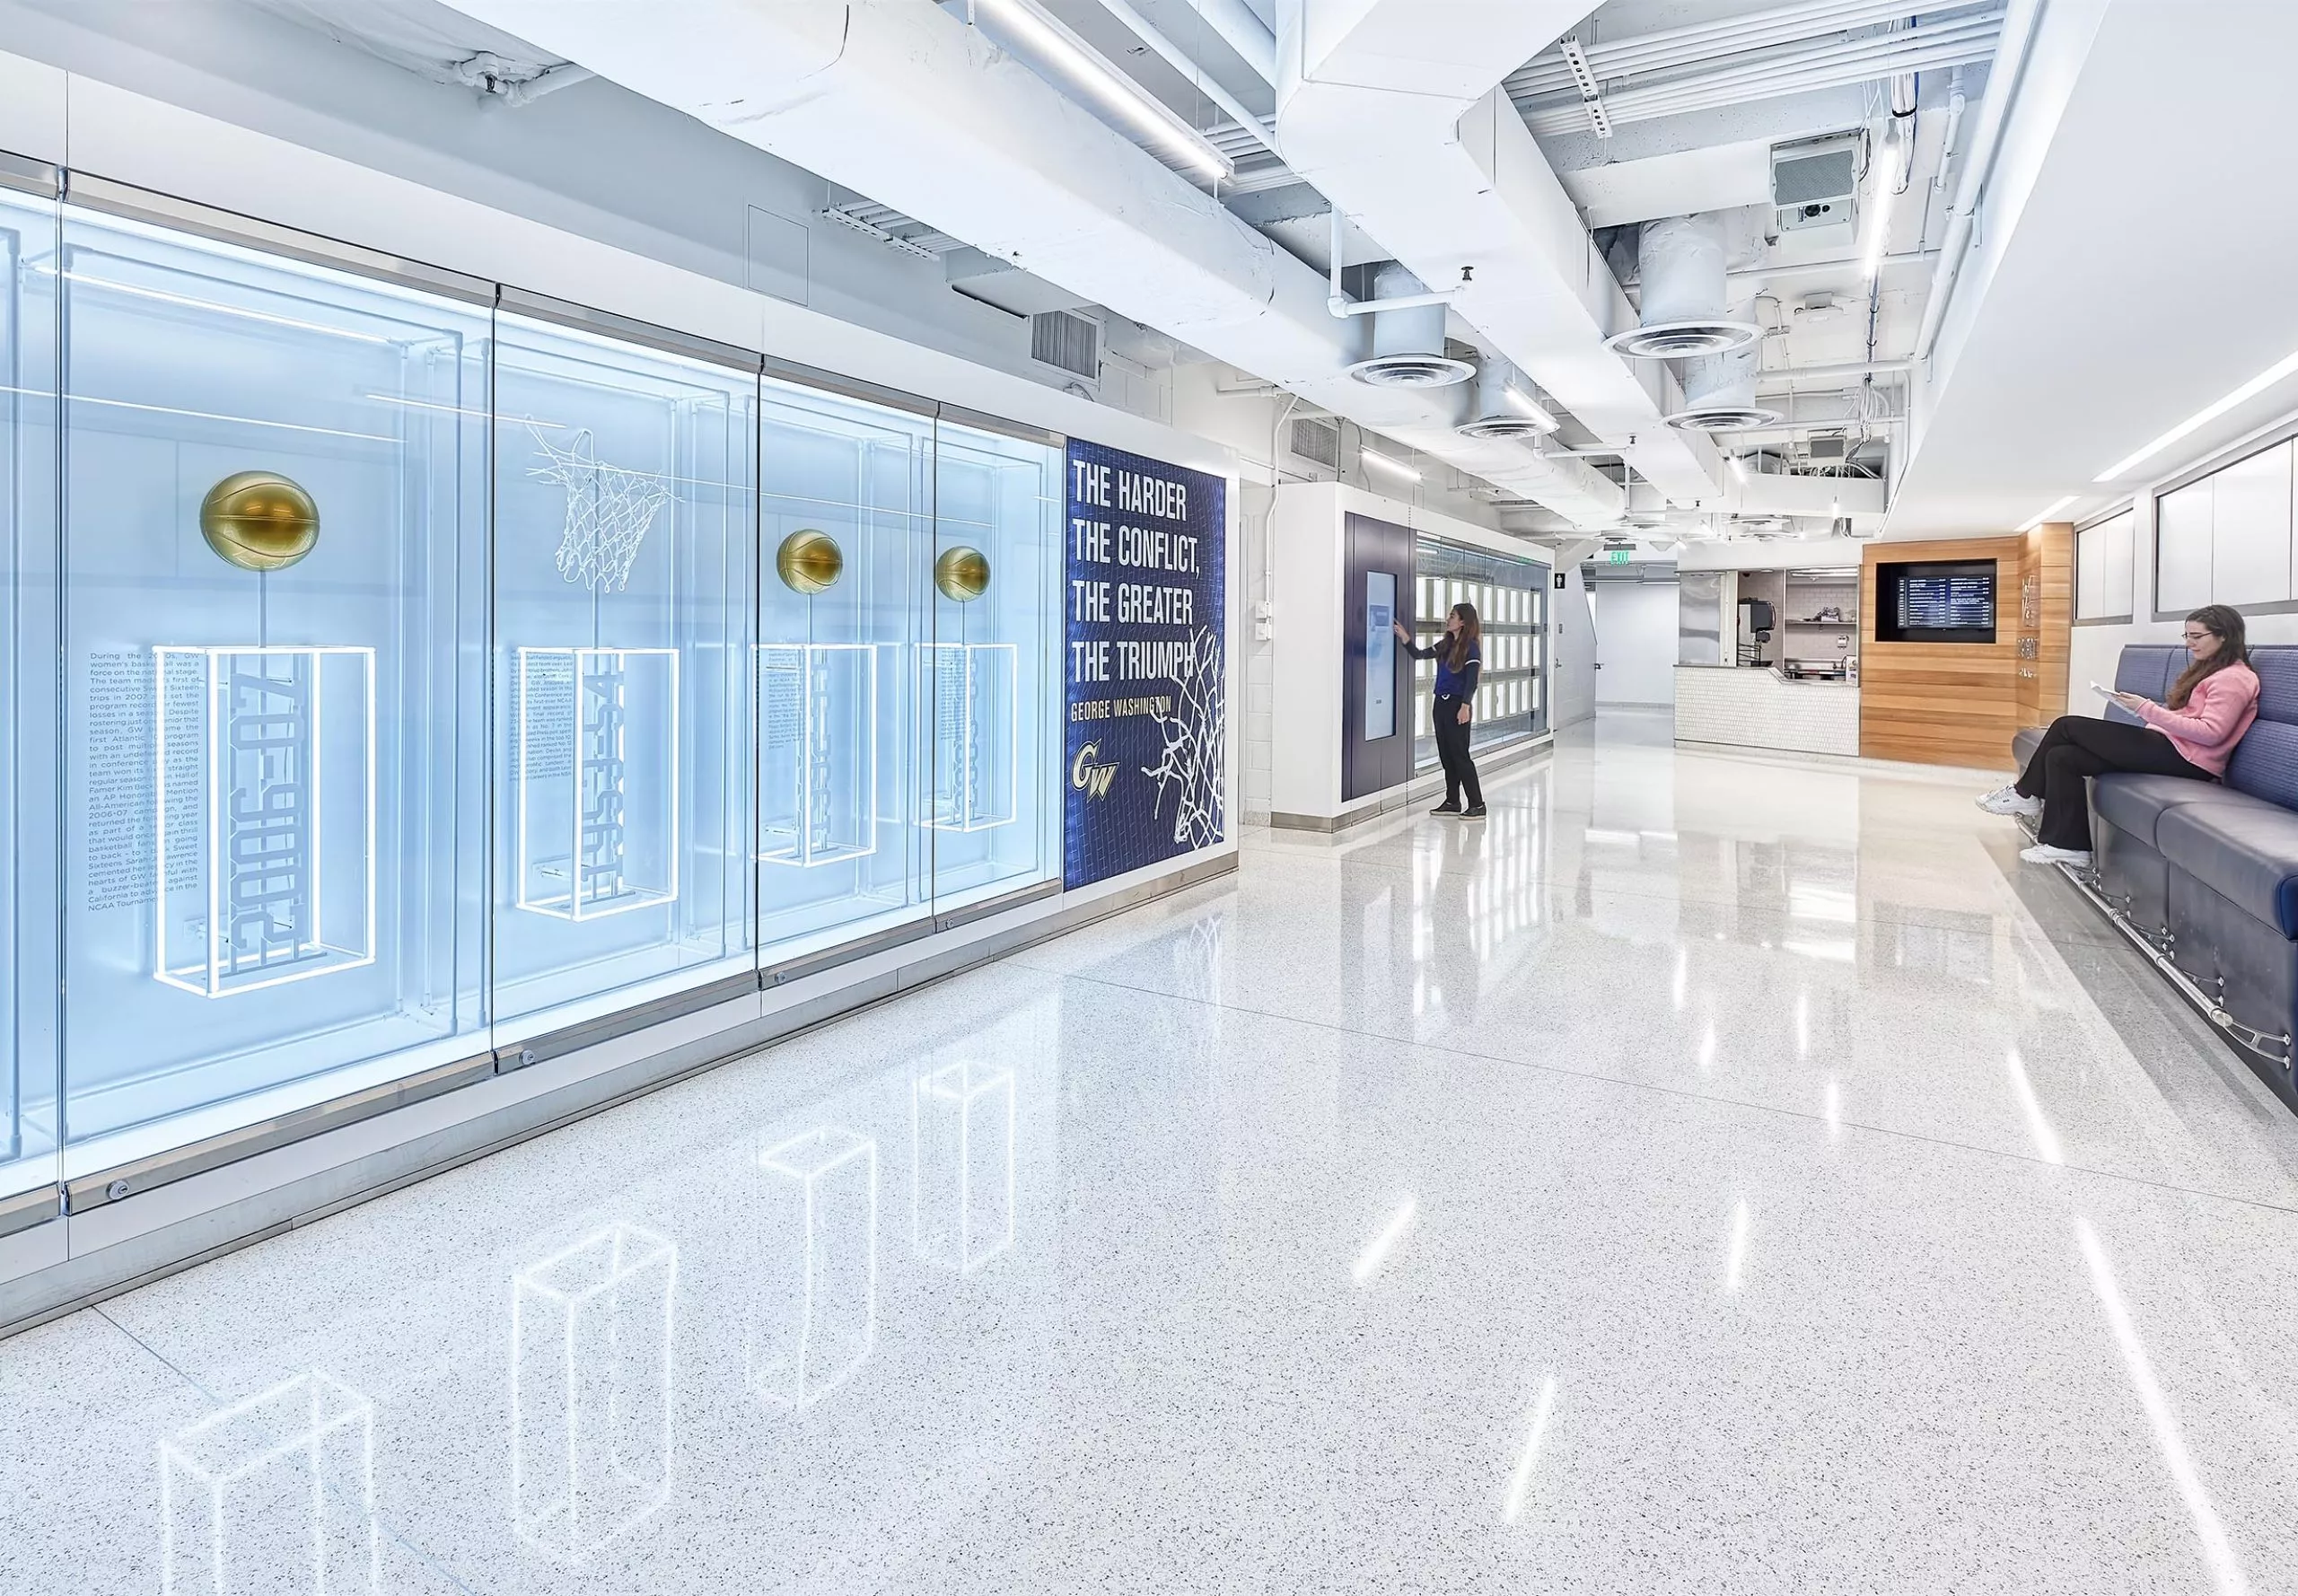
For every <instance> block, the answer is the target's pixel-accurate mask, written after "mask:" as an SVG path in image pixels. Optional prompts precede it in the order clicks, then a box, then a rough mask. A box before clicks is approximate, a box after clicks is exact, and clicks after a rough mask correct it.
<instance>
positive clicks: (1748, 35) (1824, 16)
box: [1508, 0, 1908, 99]
mask: <svg viewBox="0 0 2298 1596" xmlns="http://www.w3.org/2000/svg"><path fill="white" fill-rule="evenodd" d="M1907 14H1908V0H1823V3H1821V4H1811V0H1805V3H1804V4H1795V5H1783V6H1779V7H1776V8H1775V9H1773V10H1770V11H1751V12H1743V13H1739V14H1737V15H1734V16H1727V17H1722V18H1719V19H1717V20H1716V21H1714V22H1694V23H1690V24H1688V25H1687V26H1685V27H1681V28H1668V29H1663V30H1662V31H1657V32H1653V33H1636V34H1630V35H1629V36H1628V37H1627V38H1625V39H1607V40H1603V41H1601V42H1599V43H1596V44H1592V45H1588V46H1586V47H1585V48H1584V51H1583V54H1584V55H1585V57H1586V58H1587V62H1588V66H1589V68H1590V70H1591V71H1592V72H1593V73H1595V75H1597V76H1598V77H1601V78H1606V79H1609V78H1615V77H1626V76H1628V75H1645V74H1650V73H1656V72H1668V71H1673V70H1676V69H1678V68H1680V67H1685V66H1697V65H1699V64H1700V63H1702V62H1706V61H1712V60H1715V59H1716V58H1717V57H1724V56H1735V55H1740V54H1742V53H1744V52H1746V51H1750V50H1757V49H1765V48H1769V47H1771V46H1773V45H1779V44H1794V43H1798V42H1800V41H1802V40H1803V39H1824V38H1827V37H1829V36H1830V35H1832V34H1837V33H1841V32H1844V31H1847V30H1850V29H1853V28H1865V27H1872V26H1873V25H1874V24H1875V23H1877V22H1890V21H1893V20H1896V19H1899V18H1903V17H1905V16H1906V15H1907ZM1573 87H1574V79H1573V74H1572V69H1571V67H1570V66H1567V65H1566V63H1565V62H1564V61H1563V60H1562V59H1561V58H1560V57H1548V55H1546V54H1545V53H1543V54H1542V56H1541V57H1540V58H1539V59H1537V60H1535V61H1534V62H1532V63H1531V65H1530V66H1526V67H1524V68H1523V69H1522V71H1520V72H1517V73H1515V74H1513V75H1511V76H1510V77H1509V79H1508V92H1510V93H1512V94H1513V95H1515V96H1516V97H1517V98H1519V99H1523V98H1526V97H1528V96H1531V95H1534V94H1560V93H1563V92H1566V91H1567V90H1570V89H1572V88H1573Z"/></svg>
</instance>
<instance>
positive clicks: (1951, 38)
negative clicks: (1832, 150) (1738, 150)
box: [1523, 14, 2003, 137]
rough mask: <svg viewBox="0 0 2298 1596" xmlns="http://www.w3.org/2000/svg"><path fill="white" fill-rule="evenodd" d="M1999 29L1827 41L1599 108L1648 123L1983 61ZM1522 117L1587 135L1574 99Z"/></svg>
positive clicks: (1537, 128)
mask: <svg viewBox="0 0 2298 1596" xmlns="http://www.w3.org/2000/svg"><path fill="white" fill-rule="evenodd" d="M2002 29H2003V23H2002V21H2001V19H1999V18H1997V17H1995V16H1994V15H1992V14H1988V15H1985V16H1979V17H1974V18H1969V19H1959V20H1956V21H1952V22H1925V23H1922V24H1920V25H1918V26H1917V27H1916V28H1914V29H1911V30H1909V31H1907V32H1905V33H1894V34H1884V35H1879V36H1876V37H1872V38H1865V39H1844V40H1830V41H1829V42H1828V43H1825V44H1821V45H1817V46H1813V47H1812V48H1808V49H1803V50H1799V51H1796V52H1795V53H1794V54H1793V55H1789V56H1781V57H1769V58H1767V59H1764V60H1761V61H1755V62H1748V63H1743V64H1741V65H1739V66H1723V67H1718V68H1716V69H1715V70H1714V71H1712V72H1705V73H1701V74H1699V75H1697V76H1693V77H1687V78H1683V79H1680V80H1678V81H1676V82H1672V83H1655V84H1653V85H1652V86H1651V87H1649V88H1642V89H1623V90H1620V91H1618V92H1614V93H1609V94H1607V95H1605V96H1604V110H1605V114H1606V115H1607V116H1608V117H1609V118H1610V120H1611V121H1612V122H1613V123H1614V124H1615V125H1618V124H1625V123H1628V122H1648V121H1652V120H1654V119H1656V118H1661V117H1671V116H1678V115H1680V114H1682V113H1684V112H1687V111H1694V110H1713V109H1715V108H1716V107H1719V106H1725V105H1742V104H1745V103H1747V102H1749V101H1755V100H1773V99H1779V98H1782V97H1784V96H1785V95H1789V94H1800V93H1803V92H1807V91H1809V90H1813V89H1832V88H1841V87H1843V86H1844V85H1846V84H1847V83H1872V82H1873V81H1874V80H1875V79H1877V78H1882V77H1893V76H1897V75H1900V74H1902V73H1910V72H1920V71H1927V70H1930V69H1932V68H1934V67H1940V66H1958V65H1961V64H1964V63H1967V62H1974V61H1984V60H1987V58H1988V57H1991V56H1993V55H1994V54H1995V48H1996V44H1997V40H1998V39H1999V38H2000V37H2001V35H2002ZM1523 115H1524V119H1525V121H1526V122H1527V123H1528V124H1529V125H1530V126H1531V129H1532V131H1533V132H1534V133H1536V134H1539V135H1540V136H1543V137H1554V136H1562V135H1566V134H1575V133H1584V132H1586V131H1587V130H1588V116H1587V112H1586V110H1585V109H1584V108H1583V106H1582V105H1581V104H1579V103H1576V102H1575V103H1567V104H1561V105H1551V106H1535V107H1531V108H1529V109H1527V110H1525V111H1524V113H1523Z"/></svg>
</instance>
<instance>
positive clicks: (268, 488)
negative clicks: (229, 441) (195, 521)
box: [199, 471, 320, 571]
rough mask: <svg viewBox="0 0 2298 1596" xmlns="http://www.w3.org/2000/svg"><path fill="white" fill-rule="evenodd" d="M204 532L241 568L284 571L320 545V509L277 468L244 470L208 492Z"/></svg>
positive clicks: (202, 518)
mask: <svg viewBox="0 0 2298 1596" xmlns="http://www.w3.org/2000/svg"><path fill="white" fill-rule="evenodd" d="M199 535H200V536H201V537H203V538H205V539H207V547H208V548H212V549H214V550H215V552H216V554H217V555H218V556H220V557H222V558H224V559H225V560H227V561H229V562H230V563H231V564H232V565H234V566H239V568H240V569H241V570H242V571H283V570H285V569H286V568H287V567H288V566H292V565H294V563H295V562H296V561H297V560H299V559H302V558H303V557H304V556H305V555H307V554H309V553H311V550H312V549H313V548H316V547H317V546H318V544H319V540H320V507H319V505H318V504H316V503H315V502H314V501H313V500H312V498H311V495H310V494H307V493H305V492H304V491H303V488H302V487H300V486H298V485H297V484H296V483H294V482H292V481H290V480H288V479H287V478H285V477H282V476H281V475H280V474H279V473H278V472H276V471H239V472H235V473H233V474H232V475H231V476H229V477H226V478H224V480H222V481H221V482H218V483H217V484H216V485H215V487H211V488H209V489H208V490H207V496H206V498H205V499H203V500H202V501H201V502H200V505H199Z"/></svg>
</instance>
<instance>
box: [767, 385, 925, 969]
mask: <svg viewBox="0 0 2298 1596" xmlns="http://www.w3.org/2000/svg"><path fill="white" fill-rule="evenodd" d="M933 452H934V424H933V422H932V420H931V419H930V418H929V417H925V416H924V415H919V414H915V413H912V412H909V411H905V410H899V409H896V408H892V407H890V406H886V405H875V404H871V403H868V402H866V401H864V400H862V399H849V398H847V397H846V396H844V395H842V394H837V393H831V392H829V391H827V390H821V389H817V388H810V387H806V386H804V385H803V384H801V383H796V382H785V381H779V380H776V379H771V378H769V379H768V380H767V382H766V385H765V390H764V394H763V398H762V400H761V407H760V417H759V467H760V485H761V489H762V496H761V499H760V505H759V549H760V551H761V559H762V564H763V566H764V569H763V570H762V573H761V576H760V580H759V646H758V669H757V683H758V686H757V702H758V707H759V723H758V728H757V750H758V752H757V759H758V786H759V811H758V831H757V837H756V844H755V847H754V855H755V857H756V859H757V860H758V868H759V883H758V894H759V945H760V948H761V950H762V956H763V957H764V958H765V959H766V960H767V962H769V963H771V962H775V961H777V960H787V959H792V958H796V957H799V956H802V955H803V954H805V953H808V952H811V951H814V950H816V949H818V948H822V947H826V946H829V945H831V944H833V943H838V942H842V941H846V940H847V939H850V938H855V937H861V936H866V935H871V934H876V933H879V932H881V931H884V930H887V929H890V928H891V927H894V926H899V925H904V924H907V923H909V922H913V921H918V920H923V919H925V917H927V916H930V915H931V913H932V912H933V909H932V902H931V899H930V896H929V894H928V892H927V890H926V883H925V879H924V858H925V852H924V847H923V844H922V842H921V832H920V829H919V827H918V825H917V812H918V793H917V783H918V779H919V772H920V768H921V767H920V766H919V764H918V762H917V760H916V759H914V758H913V757H912V740H911V737H910V733H909V731H908V728H909V725H910V723H911V721H912V719H913V716H914V706H915V704H916V702H917V696H916V693H915V690H914V689H913V688H912V687H911V685H910V681H909V673H908V662H909V660H910V658H911V657H912V656H913V655H914V654H915V653H916V651H917V646H918V645H919V644H920V643H922V642H923V641H925V605H924V603H923V601H922V600H921V598H920V596H919V595H920V594H921V593H922V592H924V591H925V584H926V581H927V567H928V565H929V564H930V561H931V558H932V554H931V550H932V547H933V500H932V488H933V477H932V471H933Z"/></svg>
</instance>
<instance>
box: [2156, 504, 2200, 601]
mask: <svg viewBox="0 0 2298 1596" xmlns="http://www.w3.org/2000/svg"><path fill="white" fill-rule="evenodd" d="M2210 486H2211V479H2210V478H2207V477H2206V478H2203V479H2202V480H2201V481H2199V482H2197V483H2195V484H2193V485H2192V486H2191V487H2182V488H2180V489H2179V490H2178V492H2176V493H2167V494H2164V495H2162V497H2161V498H2159V499H2157V500H2155V501H2154V551H2155V552H2154V581H2155V586H2156V589H2157V592H2156V594H2155V600H2154V607H2155V608H2156V609H2178V610H2186V609H2196V608H2197V607H2198V606H2201V605H2204V604H2207V603H2209V602H2210V600H2211V589H2210Z"/></svg>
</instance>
